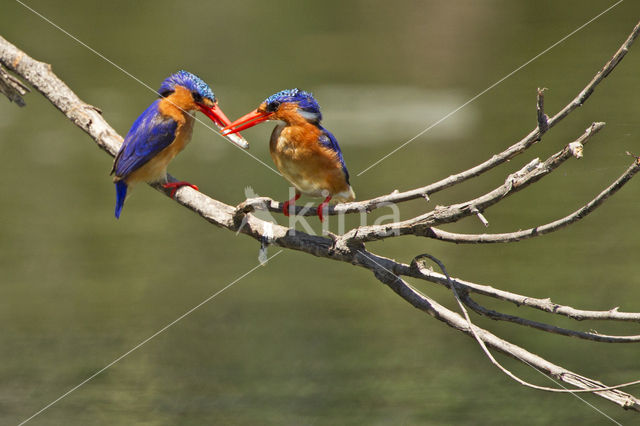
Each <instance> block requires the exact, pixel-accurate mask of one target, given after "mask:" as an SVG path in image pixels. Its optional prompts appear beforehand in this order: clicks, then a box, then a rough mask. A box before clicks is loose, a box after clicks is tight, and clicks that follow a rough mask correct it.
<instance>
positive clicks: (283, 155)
mask: <svg viewBox="0 0 640 426" xmlns="http://www.w3.org/2000/svg"><path fill="white" fill-rule="evenodd" d="M266 120H280V121H282V122H283V123H280V124H278V125H277V126H276V128H275V129H273V133H271V140H270V143H269V150H270V152H271V157H272V158H273V162H274V163H275V165H276V167H277V168H278V170H280V173H282V176H284V178H285V179H287V180H288V181H289V182H290V183H291V184H292V185H293V186H294V187H295V191H296V192H295V196H294V197H293V198H292V199H290V200H288V201H285V203H284V205H283V213H284V214H285V216H289V205H290V204H291V203H295V201H296V200H297V199H298V198H300V195H301V194H305V195H309V196H311V197H325V199H324V201H323V202H322V203H321V204H320V205H319V206H318V210H317V211H318V217H319V218H320V220H321V221H322V220H323V216H322V212H323V209H324V207H326V206H327V204H328V203H329V200H331V199H332V198H333V199H335V200H337V201H353V200H354V199H355V197H356V195H355V193H354V192H353V189H352V188H351V185H350V184H349V172H348V171H347V166H346V165H345V163H344V158H343V157H342V151H341V150H340V146H339V145H338V141H337V140H336V138H335V137H334V136H333V135H332V134H331V132H329V131H328V130H327V129H325V128H324V127H322V126H321V125H320V121H321V120H322V114H321V112H320V106H319V105H318V102H316V100H315V99H314V98H313V95H312V94H311V93H309V92H305V91H303V90H298V89H290V90H283V91H281V92H278V93H276V94H274V95H271V96H269V97H268V98H267V99H266V100H265V101H264V102H262V103H261V104H260V106H259V107H258V108H257V109H256V110H254V111H252V112H250V113H248V114H246V115H245V116H243V117H241V118H239V119H237V120H236V121H234V122H233V123H231V124H230V125H228V126H227V127H225V128H224V129H223V130H222V134H223V135H226V136H228V135H231V134H234V133H236V132H239V131H241V130H244V129H248V128H249V127H252V126H255V125H256V124H258V123H262V122H263V121H266Z"/></svg>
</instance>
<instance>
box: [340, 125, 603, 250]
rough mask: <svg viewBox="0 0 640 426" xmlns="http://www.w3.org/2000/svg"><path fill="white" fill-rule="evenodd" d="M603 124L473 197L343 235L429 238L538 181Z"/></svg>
mask: <svg viewBox="0 0 640 426" xmlns="http://www.w3.org/2000/svg"><path fill="white" fill-rule="evenodd" d="M603 127H604V123H593V124H591V126H589V127H588V128H587V129H586V130H585V131H584V133H583V134H582V135H581V136H580V137H579V138H578V139H576V140H575V141H574V142H571V143H570V144H568V145H567V146H565V147H564V148H563V149H562V150H561V151H559V152H557V153H555V154H553V155H551V156H550V157H549V158H547V159H546V160H545V161H544V162H542V163H541V162H540V160H538V159H535V160H533V161H531V162H530V163H529V164H527V165H526V166H524V167H523V168H522V169H520V170H519V171H517V172H515V173H513V174H511V175H509V176H507V178H506V180H505V182H504V183H503V184H502V185H500V186H498V187H497V188H495V189H493V190H492V191H489V192H487V193H486V194H483V195H481V196H479V197H477V198H474V199H473V200H468V201H465V202H463V203H458V204H453V205H450V206H446V207H443V206H438V207H436V209H435V210H432V211H430V212H427V213H425V214H422V215H420V216H416V217H414V218H411V219H408V220H404V221H402V222H392V223H385V224H381V225H369V226H361V227H358V228H355V229H352V230H351V231H349V232H346V233H345V234H344V235H343V236H342V237H340V238H341V239H344V240H345V241H348V242H353V241H358V242H368V241H375V240H381V239H384V238H389V237H396V236H400V235H416V236H427V237H428V236H430V234H431V228H432V227H433V226H438V225H441V224H445V223H451V222H457V221H458V220H460V219H462V218H464V217H467V216H471V215H475V214H478V212H479V211H484V210H485V209H487V208H488V207H491V206H492V205H494V204H496V203H499V202H500V201H502V200H503V199H504V198H505V197H507V196H509V195H512V194H515V193H516V192H518V191H521V190H522V189H524V188H526V187H528V186H529V185H531V184H533V183H535V182H537V181H539V180H540V179H542V178H543V177H545V176H546V175H548V174H549V173H551V172H553V171H554V170H555V169H557V168H558V167H560V166H561V165H562V164H563V163H564V162H565V161H566V160H568V159H569V158H571V157H572V156H576V146H577V147H582V146H583V145H585V144H586V143H587V142H588V141H589V140H590V139H591V137H592V136H593V135H595V134H596V133H598V132H599V131H600V130H601V129H602V128H603ZM580 150H581V148H580ZM580 155H581V154H580Z"/></svg>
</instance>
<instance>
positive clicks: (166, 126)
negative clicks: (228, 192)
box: [111, 71, 249, 218]
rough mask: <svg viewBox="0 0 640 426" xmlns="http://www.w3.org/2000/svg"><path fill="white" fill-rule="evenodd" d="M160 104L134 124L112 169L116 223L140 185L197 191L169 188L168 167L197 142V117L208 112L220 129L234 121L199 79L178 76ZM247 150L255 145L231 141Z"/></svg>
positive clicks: (163, 88)
mask: <svg viewBox="0 0 640 426" xmlns="http://www.w3.org/2000/svg"><path fill="white" fill-rule="evenodd" d="M158 94H159V95H160V98H159V99H157V100H156V101H154V102H153V103H152V104H151V105H150V106H149V107H148V108H147V109H146V110H145V111H144V112H143V113H142V114H141V115H140V117H138V119H137V120H136V121H135V122H134V123H133V126H131V129H130V130H129V133H127V136H126V137H125V138H124V142H123V143H122V146H121V147H120V151H119V152H118V155H116V158H115V161H114V163H113V168H112V169H111V174H115V176H114V178H113V181H114V183H115V185H116V210H115V214H116V218H119V217H120V213H121V212H122V207H123V206H124V200H125V198H126V196H127V190H128V189H129V187H130V186H131V185H133V184H135V183H137V182H158V181H164V182H165V183H164V184H163V185H162V186H163V187H165V188H173V191H172V192H171V197H172V198H173V196H174V195H175V192H176V191H177V190H178V188H180V187H182V186H191V187H192V188H194V189H196V190H197V189H198V187H197V186H195V185H192V184H190V183H188V182H182V181H181V182H171V183H169V182H167V166H168V165H169V162H170V161H171V160H173V158H174V157H175V156H176V155H178V153H179V152H180V151H182V150H183V149H184V148H185V146H186V145H187V144H188V143H189V141H190V140H191V134H192V132H193V124H194V121H195V117H194V114H193V112H192V111H202V113H204V115H206V116H207V117H209V118H210V119H211V120H212V121H213V122H214V123H215V124H216V126H218V128H220V129H222V128H223V127H224V126H227V125H229V124H230V120H229V119H228V118H227V117H226V116H225V115H224V113H223V112H222V110H221V109H220V108H219V107H218V101H217V100H216V97H215V95H214V94H213V91H212V90H211V88H210V87H209V86H208V85H207V83H205V82H204V81H202V80H201V79H200V78H199V77H197V76H195V75H193V74H191V73H190V72H187V71H178V72H177V73H175V74H173V75H171V76H170V77H168V78H167V79H165V80H164V81H163V82H162V85H161V86H160V89H159V90H158ZM227 138H228V139H229V140H231V141H232V142H233V143H235V144H236V145H238V146H240V147H241V148H245V149H246V148H248V147H249V144H248V143H247V141H246V140H245V139H244V138H243V137H242V136H240V135H231V136H227Z"/></svg>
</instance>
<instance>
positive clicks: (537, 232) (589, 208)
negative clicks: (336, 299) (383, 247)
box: [425, 160, 640, 244]
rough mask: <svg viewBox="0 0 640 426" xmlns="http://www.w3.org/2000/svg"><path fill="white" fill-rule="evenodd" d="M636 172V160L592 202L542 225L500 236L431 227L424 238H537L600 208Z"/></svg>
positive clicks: (469, 240)
mask: <svg viewBox="0 0 640 426" xmlns="http://www.w3.org/2000/svg"><path fill="white" fill-rule="evenodd" d="M638 171H640V162H639V161H637V160H636V161H634V162H633V164H631V165H630V166H629V168H628V169H627V170H626V171H625V172H624V173H623V174H622V175H621V176H620V177H619V178H618V179H616V180H615V181H614V182H613V183H612V184H611V185H609V187H607V188H606V189H604V190H603V191H602V192H600V194H598V195H597V196H596V197H595V198H594V199H593V200H591V201H589V202H588V203H587V204H585V205H584V206H582V207H581V208H579V209H578V210H576V211H574V212H573V213H571V214H570V215H567V216H565V217H563V218H561V219H558V220H555V221H553V222H550V223H547V224H544V225H539V226H536V227H533V228H529V229H525V230H521V231H516V232H507V233H502V234H458V233H455V232H448V231H443V230H442V229H438V228H434V227H432V228H431V229H430V230H429V231H428V232H427V235H425V236H428V237H430V238H434V239H436V240H440V241H447V242H450V243H456V244H486V243H511V242H515V241H521V240H525V239H527V238H533V237H539V236H542V235H545V234H549V233H551V232H555V231H558V230H560V229H562V228H564V227H567V226H569V225H571V224H573V223H575V222H577V221H579V220H581V219H584V218H585V217H587V216H588V215H589V213H591V212H593V211H594V210H595V209H596V208H598V207H600V205H601V204H602V203H604V202H605V201H607V199H609V197H611V196H612V195H613V194H615V193H616V192H618V191H619V190H620V189H621V188H622V187H623V186H624V185H625V184H626V183H627V182H629V181H630V180H631V178H632V177H633V175H635V174H636V173H638Z"/></svg>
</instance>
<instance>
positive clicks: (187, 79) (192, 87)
mask: <svg viewBox="0 0 640 426" xmlns="http://www.w3.org/2000/svg"><path fill="white" fill-rule="evenodd" d="M176 86H182V87H184V88H186V89H187V90H189V91H190V92H197V93H199V94H200V95H201V96H202V97H203V98H209V99H211V100H212V101H215V100H216V96H215V95H214V94H213V91H212V90H211V88H210V87H209V85H208V84H207V83H205V82H204V81H203V80H202V79H201V78H200V77H198V76H197V75H195V74H191V73H190V72H188V71H185V70H180V71H178V72H177V73H175V74H172V75H171V76H169V77H168V78H166V79H165V80H164V81H163V82H162V85H161V86H160V89H158V93H159V94H160V96H165V95H166V94H167V93H170V92H173V91H174V90H175V87H176Z"/></svg>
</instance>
